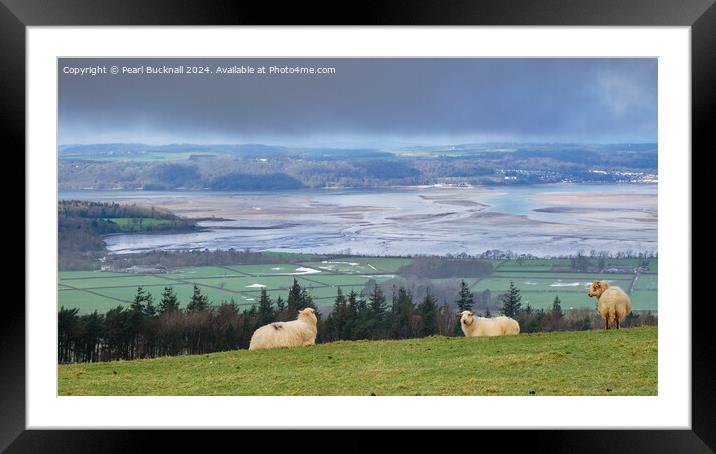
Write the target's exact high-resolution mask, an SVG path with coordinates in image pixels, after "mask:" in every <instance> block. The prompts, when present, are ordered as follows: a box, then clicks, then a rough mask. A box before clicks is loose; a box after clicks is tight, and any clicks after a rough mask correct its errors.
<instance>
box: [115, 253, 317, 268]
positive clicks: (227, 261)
mask: <svg viewBox="0 0 716 454" xmlns="http://www.w3.org/2000/svg"><path fill="white" fill-rule="evenodd" d="M325 257H328V256H321V258H322V259H324V260H325V259H326V258H325ZM312 258H313V256H306V255H300V254H295V255H286V256H285V257H281V261H282V263H299V262H301V261H302V260H303V261H305V260H310V259H312ZM267 263H268V264H272V263H276V255H272V254H266V253H263V252H253V251H250V250H248V249H245V250H237V249H233V248H232V249H227V250H220V249H216V250H209V249H202V250H198V249H195V250H180V251H166V250H161V249H154V250H152V251H148V252H137V253H133V254H111V255H107V256H106V257H105V259H104V262H103V265H104V267H105V269H106V270H107V271H122V270H125V269H128V268H131V267H133V266H141V267H156V268H181V267H186V266H231V265H258V264H267Z"/></svg>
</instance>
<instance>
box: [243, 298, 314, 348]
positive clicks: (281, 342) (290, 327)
mask: <svg viewBox="0 0 716 454" xmlns="http://www.w3.org/2000/svg"><path fill="white" fill-rule="evenodd" d="M317 323H318V319H317V318H316V311H315V309H313V308H310V307H308V308H306V309H303V310H300V311H298V319H296V320H293V321H290V322H274V323H269V324H268V325H264V326H262V327H260V328H259V329H257V330H256V331H254V334H253V335H252V336H251V342H250V343H249V350H261V349H265V348H282V347H302V346H305V345H314V344H315V343H316V333H317V330H316V324H317Z"/></svg>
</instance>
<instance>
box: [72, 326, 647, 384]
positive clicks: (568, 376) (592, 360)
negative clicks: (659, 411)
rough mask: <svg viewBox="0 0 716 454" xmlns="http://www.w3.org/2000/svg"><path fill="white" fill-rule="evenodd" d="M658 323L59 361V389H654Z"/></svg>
mask: <svg viewBox="0 0 716 454" xmlns="http://www.w3.org/2000/svg"><path fill="white" fill-rule="evenodd" d="M657 383H658V381H657V328H656V327H639V328H631V329H621V330H618V331H617V330H609V331H604V330H594V331H578V332H553V333H537V334H522V335H520V336H515V337H497V338H465V337H456V338H452V337H428V338H423V339H409V340H400V341H341V342H334V343H329V344H319V345H315V346H311V347H303V348H293V349H277V350H263V351H248V350H236V351H229V352H222V353H212V354H207V355H194V356H177V357H164V358H157V359H148V360H136V361H116V362H108V363H93V364H72V365H60V366H59V394H60V395H284V396H295V395H312V396H320V395H357V396H368V395H371V394H375V395H378V396H389V395H390V396H393V395H424V396H427V395H517V396H522V395H525V396H527V395H651V396H653V395H657V393H658V386H657Z"/></svg>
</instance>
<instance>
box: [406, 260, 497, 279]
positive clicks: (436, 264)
mask: <svg viewBox="0 0 716 454" xmlns="http://www.w3.org/2000/svg"><path fill="white" fill-rule="evenodd" d="M492 271H493V268H492V264H491V263H490V262H486V261H483V260H477V259H468V258H446V257H426V256H418V257H415V258H413V260H412V262H411V263H410V264H408V265H405V266H402V267H400V270H399V271H398V273H399V274H400V275H402V276H420V277H424V278H435V279H439V278H447V277H454V276H473V277H484V276H488V275H490V274H492Z"/></svg>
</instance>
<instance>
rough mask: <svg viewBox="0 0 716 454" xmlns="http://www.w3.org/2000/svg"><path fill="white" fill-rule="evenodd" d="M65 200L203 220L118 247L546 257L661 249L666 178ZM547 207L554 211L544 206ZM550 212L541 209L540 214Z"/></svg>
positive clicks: (116, 246)
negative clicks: (660, 189) (196, 226)
mask: <svg viewBox="0 0 716 454" xmlns="http://www.w3.org/2000/svg"><path fill="white" fill-rule="evenodd" d="M60 198H62V199H82V200H97V201H108V202H110V201H111V202H120V203H137V204H152V205H155V206H161V207H165V208H168V209H170V210H172V211H173V212H175V213H176V214H179V215H182V216H189V217H211V216H214V217H220V218H226V219H231V220H230V221H202V222H201V223H200V225H202V226H204V227H206V228H207V229H208V230H207V231H203V232H194V233H185V234H142V235H112V236H108V237H106V242H107V245H108V248H109V250H111V251H113V252H117V253H123V252H136V251H142V250H148V249H189V248H202V249H203V248H208V249H217V248H218V249H229V248H234V249H245V248H249V249H251V250H272V251H286V252H315V253H353V254H369V255H407V254H447V253H451V254H459V253H462V252H465V253H468V254H479V253H482V252H484V251H486V250H491V249H500V250H503V251H505V250H511V251H513V252H516V253H531V254H534V255H539V256H548V255H562V254H574V253H576V252H578V251H580V250H581V251H585V252H589V251H590V250H592V249H594V250H597V251H601V250H607V251H611V252H618V251H634V252H638V251H650V252H652V251H653V252H655V251H656V250H657V218H658V213H657V185H655V184H644V185H577V184H554V185H531V186H507V187H497V188H484V187H478V188H398V189H385V190H383V189H381V190H355V189H351V190H339V189H335V190H305V191H304V190H301V191H280V192H143V191H135V192H133V191H88V192H72V193H60ZM545 209H546V210H545ZM535 210H541V211H535Z"/></svg>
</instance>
